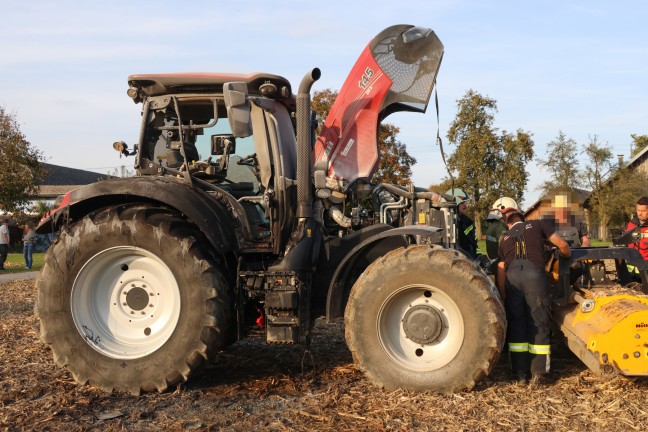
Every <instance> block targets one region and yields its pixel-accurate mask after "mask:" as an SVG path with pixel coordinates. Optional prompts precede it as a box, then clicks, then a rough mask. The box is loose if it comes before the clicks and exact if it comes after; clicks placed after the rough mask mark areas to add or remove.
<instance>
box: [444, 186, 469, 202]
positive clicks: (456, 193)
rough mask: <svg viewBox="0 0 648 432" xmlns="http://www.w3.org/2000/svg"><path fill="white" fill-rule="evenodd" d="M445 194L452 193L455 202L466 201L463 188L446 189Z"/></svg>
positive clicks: (466, 197) (466, 196) (466, 195)
mask: <svg viewBox="0 0 648 432" xmlns="http://www.w3.org/2000/svg"><path fill="white" fill-rule="evenodd" d="M446 195H452V196H453V197H455V202H456V203H457V204H461V203H462V202H466V201H468V194H467V193H466V191H464V190H463V189H457V188H455V189H448V190H447V191H446Z"/></svg>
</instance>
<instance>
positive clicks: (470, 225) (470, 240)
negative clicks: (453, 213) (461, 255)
mask: <svg viewBox="0 0 648 432" xmlns="http://www.w3.org/2000/svg"><path fill="white" fill-rule="evenodd" d="M446 194H447V195H452V196H454V197H455V202H456V203H457V211H458V214H457V243H458V244H459V247H460V248H461V249H463V251H464V252H466V255H468V256H469V257H470V258H472V259H474V260H480V261H482V260H483V259H485V258H486V257H483V258H480V256H481V251H480V250H479V246H478V245H477V234H476V233H475V223H474V222H473V220H472V219H471V218H470V217H468V215H467V214H466V210H467V209H468V204H466V201H468V194H467V193H466V192H465V191H464V190H463V189H450V190H448V191H447V192H446Z"/></svg>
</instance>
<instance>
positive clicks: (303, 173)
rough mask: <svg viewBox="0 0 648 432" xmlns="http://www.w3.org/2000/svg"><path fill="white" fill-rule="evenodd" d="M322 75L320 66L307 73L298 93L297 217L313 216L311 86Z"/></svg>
mask: <svg viewBox="0 0 648 432" xmlns="http://www.w3.org/2000/svg"><path fill="white" fill-rule="evenodd" d="M320 76H321V72H320V70H319V69H318V68H314V69H313V70H312V71H310V72H309V73H307V74H306V75H305V76H304V78H303V79H302V81H301V84H300V85H299V92H298V93H297V113H296V116H297V217H298V218H310V217H312V216H313V209H312V205H311V133H312V128H311V97H310V91H311V87H312V86H313V84H314V83H315V81H317V80H318V79H319V78H320Z"/></svg>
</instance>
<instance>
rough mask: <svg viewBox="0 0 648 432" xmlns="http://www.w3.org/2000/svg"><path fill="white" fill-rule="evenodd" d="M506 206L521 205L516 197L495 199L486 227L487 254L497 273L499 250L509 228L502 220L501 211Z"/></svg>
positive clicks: (493, 270)
mask: <svg viewBox="0 0 648 432" xmlns="http://www.w3.org/2000/svg"><path fill="white" fill-rule="evenodd" d="M506 208H514V209H516V210H519V207H518V205H517V203H516V202H515V200H514V199H512V198H509V197H502V198H500V199H498V200H497V201H495V203H494V204H493V207H492V209H491V211H490V212H489V213H488V216H486V222H487V223H488V228H486V254H487V255H488V259H489V260H490V261H491V262H492V264H491V273H492V274H496V273H497V250H498V248H499V242H500V240H501V239H502V236H503V235H504V233H505V232H506V230H508V227H507V226H506V223H505V222H504V221H503V220H502V213H501V211H502V210H504V209H506Z"/></svg>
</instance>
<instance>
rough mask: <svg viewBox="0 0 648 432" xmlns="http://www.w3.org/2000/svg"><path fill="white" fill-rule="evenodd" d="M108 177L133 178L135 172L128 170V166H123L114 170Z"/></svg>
mask: <svg viewBox="0 0 648 432" xmlns="http://www.w3.org/2000/svg"><path fill="white" fill-rule="evenodd" d="M108 175H109V176H112V177H133V176H134V175H135V174H134V173H133V170H130V169H128V168H126V165H121V166H120V167H119V168H114V169H113V170H112V172H110V171H108Z"/></svg>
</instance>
